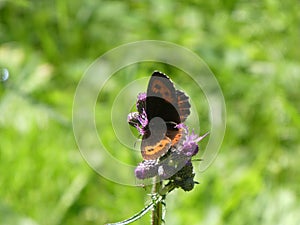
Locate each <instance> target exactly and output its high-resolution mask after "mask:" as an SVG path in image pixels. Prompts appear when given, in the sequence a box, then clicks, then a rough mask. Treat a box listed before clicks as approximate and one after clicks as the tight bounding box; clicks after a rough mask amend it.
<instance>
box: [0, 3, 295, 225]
mask: <svg viewBox="0 0 300 225" xmlns="http://www.w3.org/2000/svg"><path fill="white" fill-rule="evenodd" d="M299 6H300V5H299V1H297V0H287V1H284V3H281V2H280V1H275V0H273V1H272V0H262V1H251V2H247V1H238V0H236V1H235V0H226V1H215V0H213V1H207V2H206V3H205V1H203V3H201V2H200V1H195V0H188V1H184V2H183V1H179V2H174V1H172V0H162V1H96V0H86V1H79V0H74V1H66V0H56V1H55V0H50V1H36V0H35V1H28V0H18V1H10V0H0V68H2V75H3V68H7V69H8V70H9V73H10V77H9V79H8V80H6V81H2V82H1V83H0V85H1V87H0V100H1V101H0V137H1V139H0V160H1V163H0V224H3V225H4V224H5V225H7V224H9V225H10V224H20V225H23V224H26V225H31V224H46V225H58V224H65V225H72V224H104V223H106V222H115V221H119V220H122V219H126V218H128V217H130V216H131V215H133V214H134V213H136V212H137V211H139V210H140V209H142V207H143V206H144V204H145V202H146V201H147V200H148V199H149V198H148V196H147V193H146V192H145V190H144V189H142V188H140V187H129V186H123V185H119V184H117V183H114V182H111V181H109V180H107V179H104V178H102V177H101V176H99V175H97V174H96V173H95V172H94V171H93V170H92V169H91V168H90V167H89V166H88V165H87V163H86V162H85V161H84V159H83V158H82V157H81V155H80V153H79V151H78V149H77V146H76V142H75V138H74V135H73V130H72V104H73V98H74V93H75V90H76V86H77V84H78V82H79V80H80V78H81V76H82V75H83V73H84V71H85V70H86V69H87V67H88V66H89V65H90V64H91V63H92V62H93V61H94V60H95V59H96V58H97V57H99V56H100V55H101V54H103V53H105V52H106V51H108V50H110V49H112V48H114V47H117V46H119V45H120V44H125V43H128V42H132V41H137V40H144V39H156V40H164V41H170V42H174V43H176V44H180V45H183V46H185V47H187V48H189V49H191V50H192V51H194V52H195V53H197V54H198V55H199V56H201V57H202V58H203V59H204V60H205V62H206V63H207V64H208V65H209V67H210V68H211V70H212V71H213V72H214V74H215V76H216V78H217V79H218V81H219V83H220V86H221V88H222V91H223V94H224V97H225V100H226V110H227V123H226V126H227V129H226V134H225V138H224V141H223V144H222V146H221V149H220V152H219V154H218V157H217V158H216V160H215V162H214V163H213V164H212V166H210V167H209V169H208V170H207V171H205V172H204V173H199V172H198V173H197V176H196V177H197V180H198V181H200V185H197V186H196V187H195V189H194V190H193V191H191V192H188V193H185V192H183V191H182V190H177V191H174V192H172V193H171V194H170V195H169V196H168V198H167V214H166V224H172V225H183V224H193V225H194V224H199V225H200V224H205V225H220V224H236V225H241V224H264V225H273V224H285V225H287V224H289V225H296V224H300V213H299V212H300V176H299V175H300V135H299V131H300V115H299V112H300V91H299V88H300V61H299V60H300V51H299V46H300V41H299V40H300V38H299V37H300V29H299V24H300V13H299V11H300V7H299ZM149 67H150V66H149V65H147V66H146V67H145V68H144V67H143V65H140V66H139V67H138V70H132V71H136V72H138V73H139V74H141V75H143V76H149V75H150V74H151V72H152V71H151V70H152V69H155V68H156V65H155V64H152V65H151V68H149ZM158 67H161V65H159V66H158ZM169 75H170V76H171V77H172V74H169ZM134 76H137V75H134ZM128 77H129V75H128ZM175 78H176V75H175ZM175 78H174V80H175ZM128 81H129V78H128V80H126V79H123V80H122V79H118V80H116V79H115V81H114V85H111V86H110V89H109V90H110V92H107V93H106V96H104V97H103V99H101V101H100V100H99V102H100V103H101V104H104V105H108V106H109V105H111V103H112V102H113V101H114V98H113V96H114V94H116V93H117V92H118V90H119V89H118V88H122V87H123V86H124V85H126V84H127V83H126V82H128ZM182 85H183V87H184V88H185V89H187V90H189V91H190V92H193V87H192V85H190V86H189V82H186V83H183V84H182ZM141 91H143V90H141ZM110 93H112V94H111V96H110ZM195 96H197V94H195ZM132 104H133V103H132ZM107 113H109V107H108V109H107ZM199 114H200V115H202V116H201V122H203V124H204V127H203V128H201V132H205V131H206V130H209V124H208V116H207V114H201V110H200V111H199ZM203 120H204V121H203ZM109 131H110V130H108V131H107V132H105V134H104V139H105V140H104V141H105V142H107V143H111V142H114V143H115V147H116V148H118V146H119V144H118V143H116V142H115V134H114V133H113V132H109ZM120 148H121V147H120ZM123 148H124V147H123ZM120 154H121V153H120ZM124 157H125V158H126V156H124ZM124 160H127V159H124ZM115 169H116V172H118V171H117V168H115ZM149 221H150V217H149V215H146V216H145V217H144V218H143V219H142V220H140V221H138V222H135V223H134V224H149Z"/></svg>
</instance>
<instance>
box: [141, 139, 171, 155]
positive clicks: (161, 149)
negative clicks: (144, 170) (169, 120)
mask: <svg viewBox="0 0 300 225" xmlns="http://www.w3.org/2000/svg"><path fill="white" fill-rule="evenodd" d="M170 147H171V140H170V139H169V138H168V137H165V138H164V139H162V140H160V141H159V142H157V143H156V144H155V145H146V146H144V147H142V156H143V158H144V159H147V160H149V159H157V158H159V157H160V156H162V155H164V154H165V153H166V152H167V151H168V150H169V148H170Z"/></svg>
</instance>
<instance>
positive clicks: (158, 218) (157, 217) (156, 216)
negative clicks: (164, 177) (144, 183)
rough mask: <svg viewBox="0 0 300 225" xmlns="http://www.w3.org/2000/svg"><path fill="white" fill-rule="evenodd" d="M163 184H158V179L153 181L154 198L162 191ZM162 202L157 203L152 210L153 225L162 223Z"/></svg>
mask: <svg viewBox="0 0 300 225" xmlns="http://www.w3.org/2000/svg"><path fill="white" fill-rule="evenodd" d="M161 187H162V182H161V181H159V182H157V179H156V178H154V179H153V186H152V196H156V195H157V194H158V193H159V191H160V190H161ZM162 216H163V215H162V201H157V202H156V204H155V205H154V207H153V209H152V218H151V224H152V225H161V223H162V220H163V218H162Z"/></svg>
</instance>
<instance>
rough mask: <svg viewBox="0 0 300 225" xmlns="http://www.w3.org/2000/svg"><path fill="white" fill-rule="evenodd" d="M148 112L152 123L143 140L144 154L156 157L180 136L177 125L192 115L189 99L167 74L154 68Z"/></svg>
mask: <svg viewBox="0 0 300 225" xmlns="http://www.w3.org/2000/svg"><path fill="white" fill-rule="evenodd" d="M146 114H147V118H148V121H149V125H150V126H149V127H148V129H147V132H146V134H145V135H144V136H143V139H142V144H141V149H142V156H143V158H144V159H146V160H149V159H157V158H159V157H160V156H162V155H164V154H165V153H166V152H167V151H168V150H169V149H170V148H171V146H173V145H175V144H176V143H177V142H178V141H179V140H180V139H181V137H182V129H178V128H176V127H175V126H176V125H178V124H180V123H181V122H183V121H185V120H186V118H187V117H188V115H189V114H190V103H189V98H188V97H187V96H186V95H185V94H184V93H183V92H182V91H179V90H176V89H175V87H174V84H173V82H172V81H171V80H170V78H169V77H168V76H167V75H165V74H163V73H161V72H158V71H155V72H154V73H153V74H152V76H151V78H150V81H149V84H148V89H147V97H146ZM157 118H158V119H157ZM153 121H154V122H153Z"/></svg>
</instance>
